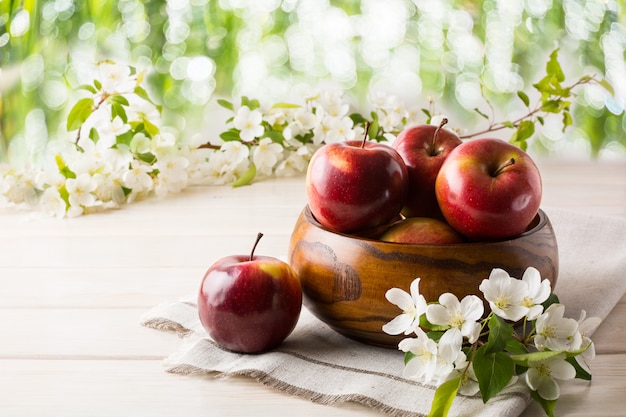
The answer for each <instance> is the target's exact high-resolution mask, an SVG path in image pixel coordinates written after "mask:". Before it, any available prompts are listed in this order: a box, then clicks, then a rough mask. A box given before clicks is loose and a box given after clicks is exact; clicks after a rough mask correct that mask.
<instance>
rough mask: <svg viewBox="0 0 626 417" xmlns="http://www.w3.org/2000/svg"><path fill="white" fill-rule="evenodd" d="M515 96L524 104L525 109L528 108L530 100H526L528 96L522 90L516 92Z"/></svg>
mask: <svg viewBox="0 0 626 417" xmlns="http://www.w3.org/2000/svg"><path fill="white" fill-rule="evenodd" d="M517 96H518V97H519V98H520V100H522V101H523V102H524V104H525V105H526V107H528V106H530V100H529V99H528V95H527V94H526V93H525V92H523V91H522V90H520V91H518V92H517Z"/></svg>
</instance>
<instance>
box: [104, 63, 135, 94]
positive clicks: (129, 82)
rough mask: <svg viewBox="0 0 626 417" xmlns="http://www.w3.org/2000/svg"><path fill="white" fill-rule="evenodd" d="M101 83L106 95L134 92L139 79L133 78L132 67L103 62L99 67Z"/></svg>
mask: <svg viewBox="0 0 626 417" xmlns="http://www.w3.org/2000/svg"><path fill="white" fill-rule="evenodd" d="M98 70H99V73H100V77H99V79H100V83H101V84H102V90H103V91H104V92H105V93H106V94H114V93H129V92H132V91H133V90H134V88H135V85H136V83H137V77H136V76H131V74H130V73H131V70H130V67H128V66H127V65H120V64H114V63H108V62H103V63H100V64H99V65H98Z"/></svg>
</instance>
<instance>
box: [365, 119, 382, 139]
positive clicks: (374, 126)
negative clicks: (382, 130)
mask: <svg viewBox="0 0 626 417" xmlns="http://www.w3.org/2000/svg"><path fill="white" fill-rule="evenodd" d="M378 129H379V125H378V119H375V120H373V121H372V123H370V127H369V129H368V130H367V136H368V137H369V139H370V140H376V139H377V138H378Z"/></svg>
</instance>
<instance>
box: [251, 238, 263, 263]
mask: <svg viewBox="0 0 626 417" xmlns="http://www.w3.org/2000/svg"><path fill="white" fill-rule="evenodd" d="M262 237H263V233H261V232H259V233H258V234H257V235H256V240H255V241H254V246H252V251H250V260H253V259H254V250H255V249H256V246H257V245H258V244H259V240H261V238H262Z"/></svg>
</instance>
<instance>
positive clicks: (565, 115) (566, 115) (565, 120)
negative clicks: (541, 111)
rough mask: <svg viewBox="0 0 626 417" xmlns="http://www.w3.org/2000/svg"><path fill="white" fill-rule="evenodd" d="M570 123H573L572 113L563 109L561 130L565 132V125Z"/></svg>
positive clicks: (567, 125)
mask: <svg viewBox="0 0 626 417" xmlns="http://www.w3.org/2000/svg"><path fill="white" fill-rule="evenodd" d="M572 124H573V120H572V114H571V113H570V112H569V111H564V112H563V132H565V129H567V127H569V126H571V125H572Z"/></svg>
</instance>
